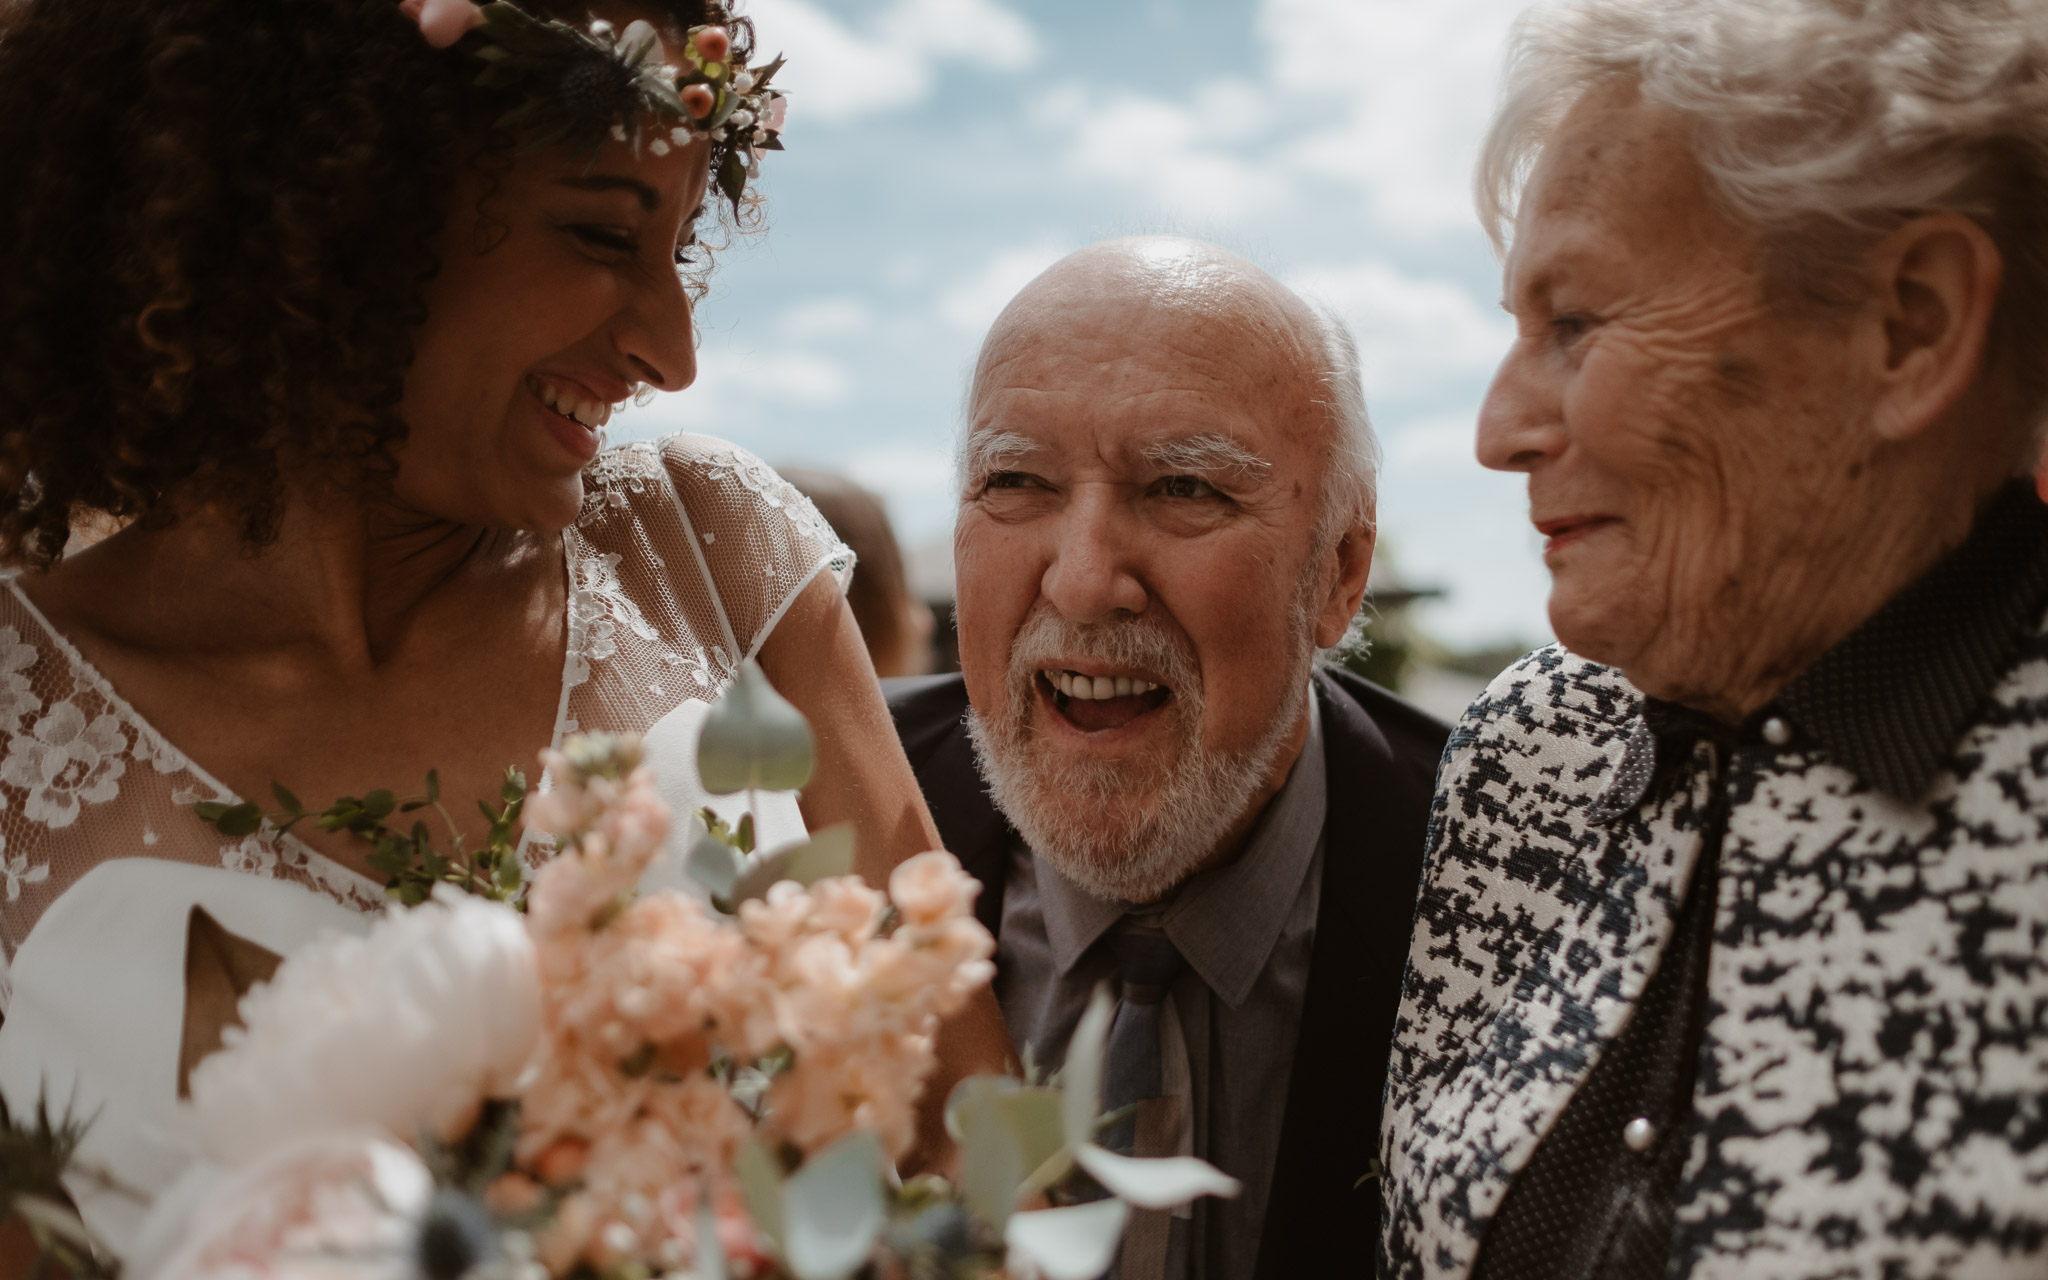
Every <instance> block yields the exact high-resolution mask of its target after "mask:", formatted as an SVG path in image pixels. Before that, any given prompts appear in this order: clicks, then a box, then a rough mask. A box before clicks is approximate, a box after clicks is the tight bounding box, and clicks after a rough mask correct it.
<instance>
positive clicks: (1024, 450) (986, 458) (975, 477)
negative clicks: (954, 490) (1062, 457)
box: [960, 431, 1038, 488]
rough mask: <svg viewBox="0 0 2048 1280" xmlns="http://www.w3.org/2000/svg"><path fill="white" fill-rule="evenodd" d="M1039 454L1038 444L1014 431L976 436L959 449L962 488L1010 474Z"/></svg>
mask: <svg viewBox="0 0 2048 1280" xmlns="http://www.w3.org/2000/svg"><path fill="white" fill-rule="evenodd" d="M1036 452H1038V445H1037V443H1036V442H1035V441H1033V440H1032V439H1031V438H1030V437H1028V436H1024V435H1020V434H1018V433H1017V432H1015V431H977V432H974V433H972V434H970V435H969V436H968V437H967V439H966V441H965V442H964V443H963V444H962V445H961V447H960V482H961V487H962V488H965V487H966V486H968V485H971V484H974V483H975V482H977V481H979V480H981V479H983V478H985V477H987V476H988V475H990V474H992V473H994V472H997V471H1003V470H1007V469H1008V468H1010V467H1013V466H1015V465H1016V464H1018V463H1020V462H1022V461H1024V460H1025V459H1026V458H1028V457H1030V456H1031V455H1032V454H1034V453H1036Z"/></svg>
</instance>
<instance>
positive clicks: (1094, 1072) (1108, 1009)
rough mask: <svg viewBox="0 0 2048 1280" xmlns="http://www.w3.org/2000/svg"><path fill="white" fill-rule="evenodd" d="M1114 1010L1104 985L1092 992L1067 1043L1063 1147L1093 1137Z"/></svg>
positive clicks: (1062, 1097) (1081, 1143)
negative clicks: (1064, 1140)
mask: <svg viewBox="0 0 2048 1280" xmlns="http://www.w3.org/2000/svg"><path fill="white" fill-rule="evenodd" d="M1115 1013H1116V1006H1115V1003H1114V1002H1113V1001H1111V999H1110V998H1109V986H1108V984H1107V983H1105V984H1103V985H1101V986H1098V987H1096V988H1095V994H1094V995H1093V996H1092V997H1090V998H1089V1001H1088V1010H1087V1012H1085V1013H1083V1014H1082V1015H1081V1021H1080V1024H1079V1025H1077V1026H1076V1027H1075V1028H1074V1036H1073V1039H1071V1040H1069V1041H1068V1042H1067V1065H1066V1068H1065V1070H1064V1072H1063V1073H1062V1076H1061V1085H1060V1120H1061V1125H1060V1127H1061V1129H1062V1130H1063V1131H1064V1132H1065V1135H1066V1140H1067V1145H1068V1146H1069V1147H1073V1148H1075V1149H1077V1150H1078V1149H1079V1148H1081V1147H1083V1146H1086V1145H1087V1144H1088V1143H1089V1142H1090V1141H1091V1140H1092V1139H1093V1138H1094V1137H1095V1113H1096V1109H1097V1108H1098V1107H1099V1106H1101V1102H1102V1059H1103V1055H1104V1053H1105V1051H1106V1050H1107V1048H1108V1045H1109V1023H1110V1019H1111V1018H1112V1017H1114V1016H1115Z"/></svg>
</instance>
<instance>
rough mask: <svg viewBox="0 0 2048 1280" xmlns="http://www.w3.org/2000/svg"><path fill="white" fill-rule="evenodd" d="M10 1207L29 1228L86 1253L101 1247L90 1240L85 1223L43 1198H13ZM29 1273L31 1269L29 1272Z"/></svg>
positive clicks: (33, 1196)
mask: <svg viewBox="0 0 2048 1280" xmlns="http://www.w3.org/2000/svg"><path fill="white" fill-rule="evenodd" d="M10 1207H11V1208H12V1209H13V1211H14V1212H15V1213H18V1214H20V1215H21V1216H22V1217H23V1218H25V1219H27V1220H28V1222H29V1224H30V1225H31V1226H33V1227H38V1228H40V1229H41V1230H42V1231H43V1232H44V1233H46V1234H48V1235H50V1236H53V1237H55V1238H56V1239H59V1240H62V1241H64V1242H65V1243H67V1244H70V1245H72V1246H74V1247H76V1248H79V1249H83V1250H86V1251H87V1252H88V1253H90V1252H92V1251H95V1250H98V1249H100V1248H101V1247H102V1246H101V1245H100V1243H99V1242H98V1241H97V1240H94V1239H93V1236H92V1232H91V1231H90V1230H89V1229H88V1228H87V1227H86V1225H85V1221H84V1220H83V1219H82V1218H80V1217H79V1216H78V1215H77V1214H76V1213H74V1212H72V1210H71V1209H70V1208H69V1207H68V1206H66V1205H63V1204H59V1203H58V1202H57V1201H55V1200H51V1199H48V1198H46V1197H44V1196H36V1195H28V1194H22V1195H17V1196H15V1197H14V1200H13V1202H12V1204H11V1205H10ZM31 1271H33V1269H31Z"/></svg>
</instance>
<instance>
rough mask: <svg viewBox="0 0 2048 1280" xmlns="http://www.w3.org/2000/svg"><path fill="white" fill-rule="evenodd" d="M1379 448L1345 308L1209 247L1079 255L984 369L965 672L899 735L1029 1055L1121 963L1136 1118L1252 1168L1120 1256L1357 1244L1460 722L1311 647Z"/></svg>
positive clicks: (1132, 1279)
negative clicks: (1385, 1080)
mask: <svg viewBox="0 0 2048 1280" xmlns="http://www.w3.org/2000/svg"><path fill="white" fill-rule="evenodd" d="M1375 454H1376V449H1375V446H1374V442H1373V439H1372V434H1371V428H1370V426H1369V425H1368V423H1367V420H1366V415H1365V406H1364V400H1363V396H1362V393H1361V391H1360V389H1359V381H1358V367H1357V357H1356V354H1355V351H1354V348H1353V346H1352V344H1351V340H1350V338H1349V336H1348V335H1347V334H1346V333H1345V332H1344V330H1343V327H1342V326H1341V325H1340V324H1338V323H1336V322H1334V321H1332V320H1330V319H1327V318H1325V317H1324V316H1322V315H1320V314H1318V313H1317V312H1316V311H1315V310H1313V309H1311V308H1310V307H1309V306H1308V305H1306V304H1305V303H1304V302H1303V301H1302V300H1301V299H1300V298H1298V297H1296V296H1295V295H1294V294H1292V293H1290V292H1289V291H1288V290H1287V289H1285V288H1284V287H1282V286H1281V285H1280V284H1279V283H1278V282H1276V281H1274V280H1273V279H1272V278H1271V277H1269V276H1268V275H1266V274H1265V273H1264V272H1263V271H1260V270H1259V269H1258V268H1257V267H1254V266H1253V265H1251V264H1250V263H1248V262H1245V261H1243V260H1241V259H1239V258H1236V257H1233V256H1231V255H1229V254H1226V253H1223V252H1222V251H1220V250H1218V249H1215V248H1213V247H1211V246H1208V245H1204V244H1200V243H1196V242H1192V241H1186V240H1179V239H1157V238H1147V239H1133V240H1119V241H1113V242H1111V243H1108V244H1102V245H1097V246H1095V247H1093V248H1090V249H1086V250H1083V251H1081V252H1080V253H1077V254H1074V255H1073V256H1072V257H1069V258H1067V259H1066V260H1064V261H1062V262H1060V263H1058V264H1057V265H1055V266H1054V267H1052V268H1051V269H1050V270H1048V271H1047V272H1046V273H1045V274H1044V275H1042V276H1040V277H1039V278H1038V279H1037V280H1035V281H1033V282H1032V283H1031V284H1030V285H1029V286H1027V287H1026V288H1025V290H1024V291H1023V293H1021V294H1020V295H1019V296H1018V297H1017V298H1016V299H1015V300H1014V301H1013V302H1012V303H1011V304H1010V306H1009V308H1008V309H1007V310H1005V311H1004V312H1003V314H1002V316H1001V317H1000V318H999V319H998V320H997V321H996V324H995V327H994V328H993V329H992V330H991V331H990V333H989V335H988V338H987V341H986V343H985V345H984V346H983V348H982V353H981V359H980V361H979V363H978V365H977V367H976V369H975V374H974V382H973V386H972V389H971V394H970V396H969V404H968V421H967V426H966V434H965V437H964V440H963V447H962V450H961V477H960V478H961V491H960V516H959V524H958V531H957V534H956V541H955V558H956V563H957V566H958V585H959V627H960V657H961V664H962V667H963V668H964V671H963V675H960V676H950V677H941V678H928V679H925V680H921V681H912V682H902V683H899V684H897V685H895V686H894V687H893V688H892V689H891V704H892V708H893V709H894V711H895V713H896V717H897V727H898V729H899V730H900V731H901V733H902V736H903V741H904V745H905V748H906V750H907V752H908V754H909V756H910V759H911V763H912V765H913V767H914V768H915V769H916V770H917V774H918V779H919V781H920V783H921V784H922V785H923V788H924V792H925V795H926V798H927V800H928V801H929V802H930V805H931V808H932V813H933V815H934V817H935V818H936V819H937V821H938V825H939V829H940V831H941V833H942V834H943V835H944V836H945V839H946V845H947V847H948V848H950V849H952V850H954V851H955V852H956V853H958V854H959V856H960V858H961V860H962V861H963V862H964V863H965V864H966V865H967V867H968V868H969V869H970V870H972V871H973V872H974V873H975V874H976V875H977V876H978V877H979V878H980V879H981V880H982V882H983V885H984V886H985V891H984V893H983V896H982V899H981V904H980V905H981V912H982V918H983V921H984V922H985V923H986V924H987V925H988V926H989V927H990V928H991V929H993V930H994V931H995V932H996V936H997V939H998V944H997V945H998V950H997V955H996V963H997V969H998V974H997V979H996V992H997V995H998V998H999V999H1000V1000H1001V1002H1002V1006H1003V1011H1004V1014H1005V1016H1006V1017H1007V1019H1008V1022H1009V1026H1010V1030H1011V1034H1012V1036H1013V1038H1014V1039H1015V1040H1016V1042H1017V1044H1018V1046H1019V1047H1020V1048H1025V1047H1027V1046H1028V1049H1029V1052H1030V1053H1031V1054H1032V1055H1033V1056H1034V1057H1035V1058H1036V1060H1037V1061H1038V1062H1040V1063H1044V1064H1049V1065H1056V1064H1057V1063H1059V1062H1060V1061H1061V1060H1062V1058H1063V1057H1064V1054H1065V1051H1066V1047H1067V1041H1068V1038H1069V1037H1070V1036H1071V1034H1072V1032H1073V1029H1074V1025H1075V1022H1076V1021H1077V1020H1078V1018H1079V1016H1080V1014H1081V1011H1082V1009H1083V1007H1084V1005H1085V1004H1086V1002H1087V1000H1088V997H1089V994H1090V992H1091V991H1092V990H1093V989H1094V988H1095V987H1096V986H1097V984H1099V983H1102V982H1105V981H1107V982H1110V983H1111V984H1112V985H1113V987H1114V988H1115V989H1116V990H1117V991H1118V993H1119V998H1120V1005H1119V1009H1118V1013H1117V1022H1116V1024H1115V1026H1114V1028H1113V1030H1112V1033H1111V1043H1110V1059H1111V1061H1110V1069H1109V1073H1108V1074H1109V1079H1110V1085H1109V1092H1110V1095H1111V1096H1110V1098H1109V1102H1110V1104H1111V1105H1112V1106H1116V1105H1120V1104H1123V1103H1135V1104H1136V1114H1135V1117H1134V1119H1133V1121H1132V1122H1131V1124H1130V1125H1129V1126H1128V1128H1127V1129H1126V1130H1125V1131H1124V1133H1123V1134H1122V1135H1121V1137H1122V1139H1123V1140H1124V1141H1126V1142H1128V1143H1130V1144H1132V1145H1134V1146H1135V1149H1136V1151H1137V1153H1138V1154H1140V1155H1160V1154H1174V1153H1192V1154H1194V1155H1198V1156H1201V1157H1204V1158H1206V1159H1208V1160H1210V1161H1211V1162H1212V1163H1214V1164H1216V1165H1218V1166H1219V1167H1221V1168H1222V1169H1223V1170H1224V1171H1225V1172H1227V1173H1229V1174H1231V1175H1233V1176H1235V1177H1237V1178H1239V1179H1241V1180H1242V1182H1243V1192H1242V1194H1241V1196H1240V1197H1239V1198H1237V1199H1235V1200H1233V1201H1205V1202H1202V1203H1200V1204H1198V1205H1196V1206H1193V1207H1192V1209H1191V1210H1189V1211H1185V1212H1184V1213H1183V1214H1182V1216H1178V1217H1172V1218H1169V1217H1168V1216H1166V1215H1165V1214H1163V1213H1162V1214H1157V1215H1152V1216H1149V1217H1148V1216H1147V1215H1142V1214H1141V1215H1139V1217H1138V1218H1137V1219H1136V1220H1134V1222H1133V1225H1132V1228H1131V1230H1130V1232H1129V1233H1128V1236H1127V1239H1126V1242H1125V1245H1124V1253H1123V1255H1122V1262H1121V1264H1120V1268H1119V1272H1118V1274H1119V1276H1120V1277H1121V1280H1153V1278H1155V1277H1162V1276H1164V1277H1172V1278H1173V1280H1184V1278H1201V1277H1208V1278H1210V1280H1240V1278H1242V1277H1247V1276H1252V1275H1271V1276H1277V1275H1282V1274H1290V1275H1298V1274H1308V1273H1309V1268H1311V1267H1312V1266H1313V1267H1315V1268H1316V1269H1317V1270H1318V1271H1320V1269H1321V1265H1320V1264H1327V1263H1329V1262H1331V1261H1332V1260H1341V1259H1345V1258H1351V1259H1354V1260H1355V1261H1356V1263H1357V1266H1358V1267H1359V1269H1361V1270H1364V1269H1368V1268H1369V1266H1370V1253H1371V1248H1372V1246H1371V1240H1372V1238H1373V1228H1374V1224H1375V1221H1376V1218H1377V1209H1378V1205H1377V1195H1376V1192H1375V1190H1374V1189H1373V1187H1372V1186H1371V1185H1370V1181H1369V1176H1370V1174H1371V1171H1372V1168H1373V1163H1374V1156H1375V1141H1376V1133H1377V1129H1378V1115H1379V1096H1380V1087H1381V1068H1382V1064H1383V1063H1384V1061H1385V1058H1386V1055H1387V1046H1388V1042H1389V1036H1390V1031H1391V1027H1392V1023H1393V1017H1394V1009H1395V1005H1396V1002H1397V999H1398V995H1399V986H1400V980H1401V970H1402V963H1403V956H1404V952H1405V950H1406V940H1407V936H1408V927H1409V922H1410V918H1411V911H1412V904H1413V901H1414V897H1415V889H1416V884H1417V877H1418V874H1419V852H1420V849H1421V845H1422V840H1423V835H1424V829H1425V826H1426V824H1427V818H1428V807H1429V792H1430V785H1431V780H1432V778H1433V777H1434V773H1435V767H1436V762H1437V758H1438V756H1439V754H1440V753H1441V751H1442V749H1443V745H1444V740H1445V735H1446V728H1445V726H1443V725H1441V724H1439V723H1437V722H1436V721H1434V720H1432V719H1430V718H1429V717H1428V716H1426V715H1424V714H1423V713H1421V712H1420V711H1417V710H1416V709H1414V708H1412V707H1410V706H1408V705H1407V704H1405V703H1403V702H1401V701H1399V700H1398V699H1396V698H1395V697H1394V696H1393V695H1391V694H1389V693H1387V692H1386V691H1385V690H1382V689H1380V688H1377V687H1375V686H1373V685H1371V684H1369V683H1367V682H1365V681H1363V680H1359V679H1356V678H1354V677H1352V676H1351V675H1349V674H1348V673H1344V672H1341V671H1337V670H1331V669H1318V668H1317V666H1316V654H1317V650H1318V648H1319V647H1328V646H1330V645H1334V644H1335V643H1337V641H1338V640H1339V639H1340V638H1342V636H1343V635H1344V632H1345V629H1346V627H1347V626H1348V625H1349V623H1350V621H1351V619H1352V617H1353V615H1354V614H1355V613H1356V612H1357V610H1358V606H1359V601H1360V598H1361V596H1362V595H1363V593H1364V591H1365V588H1366V576H1367V571H1368V569H1369V567H1370V565H1371V561H1372V547H1373V529H1374V526H1373V519H1374V482H1375ZM1162 996H1165V997H1166V998H1162Z"/></svg>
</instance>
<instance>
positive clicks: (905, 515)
mask: <svg viewBox="0 0 2048 1280" xmlns="http://www.w3.org/2000/svg"><path fill="white" fill-rule="evenodd" d="M844 469H845V471H846V474H847V475H848V476H850V477H852V479H853V481H854V482H855V483H856V484H860V485H864V486H866V487H867V488H868V489H870V490H872V491H873V492H875V493H877V494H879V495H881V497H882V500H883V501H884V502H886V503H887V504H888V507H889V516H890V519H891V520H893V521H894V522H895V525H896V532H897V534H898V535H899V536H900V537H901V538H902V539H903V540H904V541H906V542H910V541H920V540H923V539H926V538H929V537H931V536H934V535H935V534H937V533H940V532H943V531H945V530H948V529H951V528H952V525H953V520H952V517H953V506H954V499H955V494H954V491H953V458H952V454H951V451H950V450H948V449H947V448H946V447H945V446H944V445H943V444H941V443H939V442H937V441H934V442H931V443H924V444H914V443H910V442H900V443H895V444H888V445H882V446H879V447H876V448H871V449H868V450H865V451H863V452H861V453H857V454H855V455H853V457H851V458H849V459H847V461H846V462H845V464H844Z"/></svg>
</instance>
